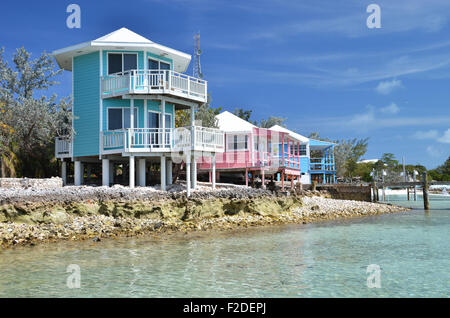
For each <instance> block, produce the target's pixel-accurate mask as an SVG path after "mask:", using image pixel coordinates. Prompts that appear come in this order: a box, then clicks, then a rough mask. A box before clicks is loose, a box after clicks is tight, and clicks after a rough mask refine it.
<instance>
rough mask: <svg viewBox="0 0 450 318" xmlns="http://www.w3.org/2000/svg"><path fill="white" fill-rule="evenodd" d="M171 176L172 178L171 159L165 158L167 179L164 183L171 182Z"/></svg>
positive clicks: (169, 183)
mask: <svg viewBox="0 0 450 318" xmlns="http://www.w3.org/2000/svg"><path fill="white" fill-rule="evenodd" d="M172 178H173V175H172V159H170V158H167V181H166V183H167V184H168V185H171V184H172Z"/></svg>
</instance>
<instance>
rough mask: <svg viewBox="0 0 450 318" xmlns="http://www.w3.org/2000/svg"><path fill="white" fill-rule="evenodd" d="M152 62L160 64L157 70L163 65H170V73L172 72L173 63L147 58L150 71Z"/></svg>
mask: <svg viewBox="0 0 450 318" xmlns="http://www.w3.org/2000/svg"><path fill="white" fill-rule="evenodd" d="M150 60H152V61H154V62H158V68H157V69H156V70H160V69H161V63H164V64H168V65H169V71H171V70H172V63H170V62H166V61H161V60H158V59H156V58H152V57H148V58H147V69H148V70H150ZM156 70H154V71H156Z"/></svg>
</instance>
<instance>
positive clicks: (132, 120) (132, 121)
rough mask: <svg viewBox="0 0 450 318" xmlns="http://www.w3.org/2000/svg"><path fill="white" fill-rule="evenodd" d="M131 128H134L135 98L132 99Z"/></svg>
mask: <svg viewBox="0 0 450 318" xmlns="http://www.w3.org/2000/svg"><path fill="white" fill-rule="evenodd" d="M130 128H131V129H133V128H134V98H132V99H130ZM130 147H131V145H130Z"/></svg>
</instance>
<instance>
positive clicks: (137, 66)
mask: <svg viewBox="0 0 450 318" xmlns="http://www.w3.org/2000/svg"><path fill="white" fill-rule="evenodd" d="M110 54H120V55H122V71H121V72H119V73H124V72H125V71H124V69H123V67H124V64H125V63H124V55H125V54H130V55H136V68H139V65H138V63H139V54H138V53H136V52H108V53H107V54H106V75H111V74H117V73H110V72H109V55H110Z"/></svg>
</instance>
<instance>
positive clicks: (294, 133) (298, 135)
mask: <svg viewBox="0 0 450 318" xmlns="http://www.w3.org/2000/svg"><path fill="white" fill-rule="evenodd" d="M269 129H270V130H274V131H280V132H285V133H288V134H289V135H290V136H291V137H292V138H294V139H297V140H298V141H300V142H308V141H309V138H307V137H305V136H302V135H300V134H297V133H296V132H293V131H292V130H289V129H287V128H284V127H281V126H280V125H275V126H272V127H270V128H269Z"/></svg>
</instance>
